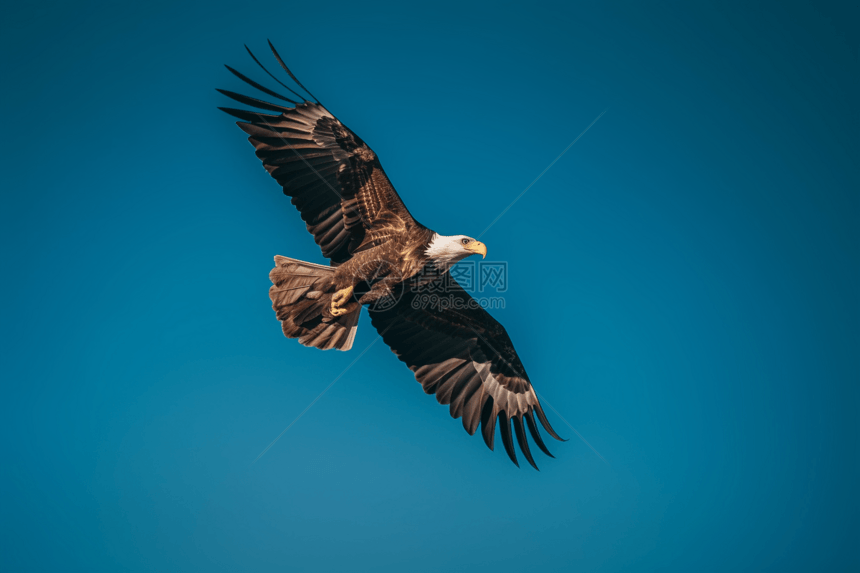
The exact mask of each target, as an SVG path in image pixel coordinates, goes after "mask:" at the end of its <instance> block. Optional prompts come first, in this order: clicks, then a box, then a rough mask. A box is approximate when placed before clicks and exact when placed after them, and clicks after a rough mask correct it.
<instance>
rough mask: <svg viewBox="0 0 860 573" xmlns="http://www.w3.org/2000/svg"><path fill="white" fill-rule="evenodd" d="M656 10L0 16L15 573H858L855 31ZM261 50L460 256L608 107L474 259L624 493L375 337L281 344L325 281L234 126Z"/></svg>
mask: <svg viewBox="0 0 860 573" xmlns="http://www.w3.org/2000/svg"><path fill="white" fill-rule="evenodd" d="M648 4H649V5H647V6H646V5H645V3H639V2H621V3H593V2H588V3H582V2H578V3H564V4H544V3H536V2H531V3H527V4H504V5H498V4H492V5H490V4H487V5H478V4H470V3H462V2H459V3H451V4H441V3H434V4H423V5H421V6H420V7H417V6H406V5H403V4H399V3H397V4H396V3H392V4H378V5H377V4H374V5H366V4H364V3H355V2H350V3H334V2H329V3H326V4H324V5H321V4H312V3H293V4H291V3H287V2H259V3H253V4H250V3H241V4H240V3H236V4H232V5H230V4H227V3H221V2H206V3H203V2H199V3H179V4H176V3H170V2H158V3H148V4H146V5H140V4H135V5H128V6H120V5H117V4H115V3H100V4H98V3H80V4H76V5H72V4H66V3H62V4H56V5H54V4H51V3H42V4H38V5H29V6H28V5H25V4H19V5H17V6H15V7H6V8H4V18H3V28H4V30H3V33H2V35H0V43H2V45H3V50H2V58H3V70H4V80H5V81H4V86H5V89H4V90H3V91H2V94H0V98H2V103H3V109H4V110H5V111H6V114H5V118H4V134H5V135H6V136H5V137H4V138H3V140H2V143H0V145H2V153H0V162H2V180H3V186H2V189H3V192H2V201H3V206H2V210H0V217H2V226H0V233H2V243H0V245H1V246H0V248H2V256H3V261H4V263H3V269H4V273H3V276H4V280H3V283H2V289H3V293H2V294H3V297H4V300H5V301H6V304H5V305H3V310H2V312H3V318H2V323H3V325H4V328H3V345H2V373H3V376H2V380H3V382H2V384H3V394H4V399H3V400H2V401H0V419H2V420H3V432H2V444H3V454H4V456H3V457H4V463H3V464H2V470H0V486H2V491H3V497H2V506H3V507H2V511H0V527H2V531H0V539H2V540H3V541H2V544H3V549H2V551H0V568H2V569H3V570H4V571H10V572H11V571H155V570H157V571H195V570H199V571H282V570H289V571H342V570H355V571H370V570H373V571H404V570H410V571H438V570H442V569H445V570H452V571H460V570H462V571H466V570H470V571H471V570H485V569H488V568H492V569H493V570H495V571H515V570H522V569H523V568H529V569H531V570H541V571H571V570H577V571H600V572H612V571H654V570H660V571H684V572H688V571H727V570H740V571H767V570H771V571H809V570H819V571H845V570H849V569H852V568H857V567H858V557H857V555H858V554H857V552H856V549H854V548H853V547H852V545H853V542H855V541H856V538H857V536H858V533H860V531H858V521H857V515H858V509H860V507H858V496H857V493H856V485H855V484H856V482H857V480H858V464H857V452H858V435H860V431H858V430H860V429H858V424H857V418H856V412H857V409H858V405H860V396H858V384H857V381H858V379H860V372H858V370H860V361H858V349H860V326H858V325H860V301H858V294H857V293H858V292H860V272H858V271H860V268H858V265H860V263H858V260H860V253H858V250H860V236H858V235H860V232H858V215H860V200H858V183H860V177H858V161H857V158H858V147H860V146H858V136H857V133H858V128H860V121H858V119H860V116H858V111H857V105H856V102H857V101H858V85H857V78H858V43H857V35H856V29H857V12H856V7H850V6H849V5H848V4H847V3H844V4H839V3H812V2H787V3H786V2H780V3H761V2H744V3H727V2H700V3H695V6H693V5H690V4H689V3H648ZM267 38H271V39H272V41H273V42H274V43H275V44H276V46H278V48H279V50H280V51H281V53H282V55H284V56H285V58H286V59H287V61H288V62H289V64H290V65H291V67H292V68H293V70H294V71H295V72H296V73H297V75H298V76H299V77H300V79H302V81H303V83H304V84H305V85H307V86H308V87H309V88H310V89H311V90H312V91H313V92H314V93H315V94H316V95H317V96H319V98H320V99H321V100H322V101H323V102H325V104H326V105H327V106H328V107H329V108H330V109H331V111H332V112H333V113H335V114H336V115H337V116H338V117H339V118H340V119H341V120H342V121H343V122H344V123H346V124H347V125H349V126H350V127H351V128H352V129H353V130H354V131H356V132H357V133H358V134H359V135H360V136H361V137H362V138H363V139H364V140H365V141H366V142H368V144H369V145H371V146H372V147H373V149H374V150H375V151H376V153H377V154H378V155H379V156H380V158H381V160H382V163H383V165H384V167H385V169H386V171H387V173H388V175H389V177H390V178H391V179H392V181H393V183H394V185H395V186H396V187H397V189H398V191H399V192H400V194H401V196H402V197H403V198H404V200H405V202H406V203H407V205H408V206H409V208H410V209H411V210H412V212H413V214H414V215H415V216H416V217H417V218H418V219H419V220H420V221H422V222H423V223H424V224H426V225H428V226H430V227H432V228H434V229H435V230H437V231H439V232H441V233H447V234H467V235H472V236H475V235H477V234H479V233H480V232H481V231H482V230H483V229H484V228H485V227H487V225H489V224H490V222H491V221H492V220H493V219H495V218H496V216H497V215H498V214H499V213H500V212H502V210H503V209H504V208H505V207H506V206H508V205H509V204H510V202H511V201H512V200H513V199H514V198H515V197H516V196H517V195H519V194H520V193H521V192H522V191H523V190H524V189H525V188H526V187H527V186H528V185H529V184H530V183H531V182H532V181H533V180H534V179H535V177H537V175H538V174H540V173H541V172H542V171H543V170H544V169H545V168H546V167H547V166H548V165H549V164H550V163H551V162H552V161H553V159H555V158H556V157H557V156H558V155H559V153H561V151H562V150H564V149H565V148H566V147H567V146H568V145H569V144H570V143H571V141H573V140H574V138H575V137H576V136H577V135H578V134H579V133H580V132H582V130H583V129H585V127H586V126H588V125H589V124H590V123H591V122H592V121H593V120H594V119H595V118H596V117H597V116H598V115H599V114H600V113H601V112H602V111H604V110H606V109H607V108H608V111H607V112H606V114H605V115H604V116H603V117H601V119H600V120H599V121H598V122H597V123H596V124H595V125H594V126H593V127H592V128H591V129H590V130H589V131H588V133H586V134H585V135H584V136H583V137H582V138H581V139H580V140H579V141H578V142H577V143H576V144H575V145H574V146H573V147H571V148H570V150H569V151H568V152H567V153H566V154H565V155H564V156H563V157H562V158H561V159H560V160H559V161H558V162H557V163H556V164H555V165H554V166H553V167H552V168H551V169H550V170H549V171H548V172H547V173H546V174H545V175H544V176H543V177H542V178H541V179H540V180H539V181H538V182H537V183H535V184H534V186H533V187H532V188H531V189H529V191H528V193H526V194H525V195H524V196H523V197H522V198H521V199H520V200H519V201H518V202H517V203H516V205H515V206H514V207H513V208H511V210H510V211H508V212H507V213H506V214H505V215H504V217H502V218H501V219H500V221H499V222H498V223H496V224H495V225H494V226H493V227H492V228H491V229H490V230H489V231H488V232H487V233H486V235H484V236H483V237H482V240H484V242H486V243H487V245H488V248H489V252H490V257H489V258H491V259H493V260H498V261H506V262H507V263H508V265H509V288H508V291H507V292H506V293H505V301H506V307H505V309H503V310H497V311H494V315H495V316H496V317H497V318H498V319H499V320H500V321H501V322H502V323H503V324H504V325H505V326H506V327H507V329H508V331H509V333H510V335H511V338H512V339H513V341H514V343H515V345H516V347H517V349H518V351H519V354H520V356H521V358H522V360H523V362H524V364H525V365H526V367H527V369H528V372H529V375H530V377H531V378H532V381H533V382H534V384H535V385H536V387H537V389H538V391H539V392H540V393H541V394H542V395H543V396H544V398H545V400H546V401H547V402H548V403H550V404H552V406H553V407H554V408H555V409H556V410H557V411H558V414H560V415H561V416H563V418H564V420H566V421H567V423H569V424H570V425H572V426H573V427H575V428H576V429H577V430H578V431H579V432H580V433H581V434H582V435H583V436H584V437H585V438H586V439H587V440H588V441H589V442H590V443H591V444H592V445H593V446H594V448H595V449H596V450H597V451H598V452H600V454H601V455H602V456H603V458H605V460H606V462H604V461H603V460H601V459H600V458H599V457H598V456H597V455H595V453H594V452H593V451H592V450H591V449H589V447H588V446H586V445H585V444H584V443H583V442H582V441H580V440H579V439H577V437H576V435H575V434H574V432H573V431H572V430H571V429H570V428H569V427H568V426H567V424H566V423H565V422H564V421H563V420H562V419H561V418H560V417H559V415H558V414H556V413H555V412H552V411H550V412H549V417H550V420H551V422H552V423H553V425H554V426H555V428H556V429H557V430H558V431H559V432H560V433H561V434H562V435H564V436H565V437H568V438H571V439H570V441H568V442H566V443H563V444H562V443H553V444H550V447H551V449H552V451H553V453H554V454H555V456H556V459H554V460H553V459H548V458H546V457H543V458H542V459H538V464H539V465H540V467H541V471H540V472H535V471H533V470H532V469H531V468H529V467H527V466H525V467H523V468H522V469H517V468H516V467H514V466H513V465H512V464H510V462H509V461H508V460H507V458H506V456H505V455H504V453H503V451H496V452H495V453H493V452H489V451H488V450H487V449H486V448H485V446H484V445H483V443H482V441H481V439H480V438H479V437H478V436H475V437H471V438H470V437H469V436H468V435H467V434H466V433H465V432H464V431H463V429H462V427H461V425H460V423H459V422H458V421H457V422H455V421H453V420H451V419H450V418H449V417H448V413H447V409H446V408H444V407H442V406H439V405H438V404H436V402H435V399H434V398H432V397H429V396H426V395H424V393H423V392H422V391H421V388H420V386H419V385H418V384H417V383H416V382H415V381H414V380H413V379H412V376H411V374H410V372H409V371H408V370H407V369H406V367H405V366H404V365H403V364H401V363H400V362H398V361H397V360H396V359H395V357H394V356H393V355H392V354H391V352H390V351H389V350H388V349H387V348H386V347H384V345H383V344H382V343H381V342H379V343H377V344H375V345H373V346H372V347H370V348H369V349H367V347H368V345H370V344H371V343H372V342H373V341H374V339H375V338H376V333H375V332H374V331H373V329H372V327H371V326H370V322H369V320H367V316H364V317H363V318H362V320H361V322H360V326H359V333H358V338H357V340H356V344H355V348H354V349H353V350H352V351H351V352H349V353H341V354H334V353H332V352H327V353H323V352H320V351H316V350H314V349H308V348H304V347H302V346H300V345H299V344H297V343H296V342H295V341H289V340H286V339H284V338H283V337H282V335H281V333H280V329H279V326H278V324H277V322H276V320H275V318H274V316H273V313H272V311H271V309H270V302H269V299H268V296H267V289H268V280H267V274H268V271H269V269H270V268H271V266H272V257H273V256H274V255H275V254H281V255H286V256H291V257H296V258H300V259H304V260H309V261H315V262H322V259H321V256H320V254H319V252H318V250H317V248H316V246H315V245H314V243H313V240H312V239H311V237H310V236H309V235H308V234H307V233H306V232H305V230H304V227H303V225H302V224H301V222H300V220H299V218H298V215H297V214H296V213H295V211H294V209H293V207H292V206H291V205H290V204H289V202H288V200H287V199H286V198H285V197H284V196H283V195H282V194H281V192H280V189H279V188H278V187H277V185H276V184H275V182H274V181H272V180H271V179H270V178H269V177H268V175H267V174H266V173H265V172H264V170H263V169H262V167H261V166H260V165H259V163H258V161H257V159H256V158H255V157H254V155H253V151H252V148H251V147H250V145H249V144H248V143H247V141H245V137H244V134H243V133H242V132H241V131H240V130H239V129H238V128H236V126H235V125H234V124H233V122H232V121H231V120H230V118H228V117H227V116H225V115H224V114H222V113H221V112H219V111H218V110H217V109H216V106H219V105H227V104H228V101H227V100H226V98H224V97H223V96H221V95H219V94H218V93H217V92H215V88H216V87H220V88H225V89H232V90H236V91H244V90H242V89H240V88H242V87H243V84H241V82H240V81H239V80H237V79H236V78H234V77H232V76H231V75H230V74H229V73H228V72H227V71H226V70H225V69H224V68H223V67H222V64H229V65H231V66H233V67H235V68H238V69H240V70H242V71H245V72H246V73H249V74H253V77H255V78H256V79H258V80H263V79H264V78H265V76H263V74H262V73H257V70H256V69H255V65H254V64H253V62H252V61H251V60H250V58H249V57H248V56H247V54H246V53H245V51H244V48H243V44H245V43H247V44H248V45H249V46H250V47H251V48H252V49H254V50H255V51H256V52H257V53H258V55H259V56H265V60H264V61H265V62H267V63H268V62H271V59H270V58H269V56H268V55H267V54H266V47H265V41H266V39H267ZM270 69H271V67H270ZM365 349H367V350H366V353H365V354H364V356H363V357H362V358H361V359H360V360H358V361H357V362H356V363H355V364H354V365H352V366H351V367H349V366H350V364H351V363H352V362H353V361H354V360H355V358H356V357H357V356H358V354H360V353H361V352H362V351H365ZM348 367H349V369H348V370H347V371H346V373H344V374H343V375H342V377H341V378H340V379H339V380H338V381H337V383H336V384H335V385H334V386H332V387H331V389H330V390H329V391H328V392H327V393H326V394H325V395H324V396H323V397H322V398H321V399H320V400H319V401H318V402H317V403H316V404H315V405H314V406H313V408H312V409H311V410H309V411H308V413H307V414H306V415H305V416H304V417H302V418H301V419H300V420H299V421H298V422H297V423H296V424H295V425H294V426H293V427H292V428H290V430H289V431H288V432H286V433H285V434H284V436H283V437H282V438H281V439H280V441H278V442H277V443H276V444H275V445H274V446H273V447H272V448H271V449H270V450H269V451H268V452H267V453H266V455H265V456H263V457H262V458H260V460H259V461H257V462H256V463H252V462H253V460H254V459H255V458H256V457H257V455H258V454H259V453H260V452H261V451H262V450H263V449H264V448H265V447H266V446H267V445H268V444H269V443H270V442H271V441H272V440H273V439H274V438H275V437H276V436H277V435H278V434H279V433H280V432H281V431H282V430H283V429H284V428H285V427H287V425H288V424H290V422H292V421H293V420H294V419H295V418H296V416H298V415H299V414H300V413H301V412H302V411H303V410H304V409H305V408H306V406H307V405H308V404H309V403H310V402H311V401H313V400H314V398H316V397H317V396H318V395H319V394H320V392H322V391H323V389H325V388H326V387H327V386H328V385H329V384H330V383H331V382H332V381H333V380H334V379H335V378H336V377H337V376H338V375H340V374H341V373H342V372H344V370H345V369H347V368H348Z"/></svg>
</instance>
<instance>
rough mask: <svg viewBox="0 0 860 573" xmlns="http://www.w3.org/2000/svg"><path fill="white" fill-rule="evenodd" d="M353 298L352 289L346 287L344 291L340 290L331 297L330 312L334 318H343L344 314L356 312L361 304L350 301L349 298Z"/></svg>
mask: <svg viewBox="0 0 860 573" xmlns="http://www.w3.org/2000/svg"><path fill="white" fill-rule="evenodd" d="M351 296H352V287H351V286H349V287H346V288H344V289H340V290H339V291H337V292H336V293H334V294H333V295H332V297H331V309H330V312H331V314H332V315H333V316H343V315H344V314H349V313H350V312H352V311H354V310H355V309H356V307H357V306H359V304H358V303H357V302H355V301H350V302H347V301H349V298H350V297H351Z"/></svg>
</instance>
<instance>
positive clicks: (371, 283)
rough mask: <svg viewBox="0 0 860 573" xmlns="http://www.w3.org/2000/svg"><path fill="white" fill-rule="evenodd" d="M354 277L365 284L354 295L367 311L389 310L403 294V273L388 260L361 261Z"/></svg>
mask: <svg viewBox="0 0 860 573" xmlns="http://www.w3.org/2000/svg"><path fill="white" fill-rule="evenodd" d="M355 278H356V279H358V280H359V281H360V282H363V283H364V284H365V285H367V286H366V288H367V290H362V291H360V292H356V296H357V297H358V301H359V302H360V303H361V304H363V305H366V306H367V310H368V311H369V312H384V311H386V310H390V309H391V308H392V307H394V305H396V304H397V303H398V302H399V301H400V298H401V297H402V296H403V290H404V289H403V284H402V283H403V275H402V273H401V271H400V268H399V267H397V266H395V265H393V264H391V263H390V262H389V261H386V260H382V259H378V260H371V261H365V262H362V263H361V264H360V265H359V267H358V269H357V271H356V277H355ZM362 286H364V285H362Z"/></svg>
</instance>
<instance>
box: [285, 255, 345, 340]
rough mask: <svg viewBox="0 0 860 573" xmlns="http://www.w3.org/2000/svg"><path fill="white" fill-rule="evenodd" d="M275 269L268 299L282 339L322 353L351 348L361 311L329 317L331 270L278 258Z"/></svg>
mask: <svg viewBox="0 0 860 573" xmlns="http://www.w3.org/2000/svg"><path fill="white" fill-rule="evenodd" d="M275 265H276V266H275V268H274V269H272V271H271V272H270V273H269V279H271V281H272V287H271V288H270V289H269V298H271V299H272V309H273V310H274V311H275V313H276V315H277V317H278V320H279V321H281V328H282V329H283V331H284V336H286V337H287V338H298V339H299V342H300V343H302V344H304V345H305V346H313V347H314V348H320V349H322V350H330V349H332V348H334V349H337V350H349V349H350V348H352V342H353V340H354V339H355V331H356V329H357V328H358V317H359V315H360V313H361V307H360V306H359V307H357V308H356V309H355V310H354V311H353V312H350V313H348V314H344V315H342V316H339V317H335V316H333V315H332V314H331V312H330V309H331V299H332V296H333V295H334V293H335V283H334V272H335V268H334V267H327V266H324V265H317V264H314V263H306V262H304V261H299V260H296V259H291V258H289V257H282V256H280V255H278V256H276V257H275Z"/></svg>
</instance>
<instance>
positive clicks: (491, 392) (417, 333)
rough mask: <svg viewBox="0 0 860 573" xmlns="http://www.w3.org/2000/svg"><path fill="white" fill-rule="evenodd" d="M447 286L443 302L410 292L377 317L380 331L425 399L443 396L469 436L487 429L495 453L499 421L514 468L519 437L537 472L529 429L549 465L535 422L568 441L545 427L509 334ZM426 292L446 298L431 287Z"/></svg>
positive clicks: (441, 399)
mask: <svg viewBox="0 0 860 573" xmlns="http://www.w3.org/2000/svg"><path fill="white" fill-rule="evenodd" d="M443 278H444V277H443ZM443 278H440V279H437V281H441V280H443ZM445 286H446V291H447V292H445V293H444V294H440V295H432V294H426V293H421V292H416V291H415V290H413V289H411V288H409V287H405V292H404V293H403V296H402V298H401V299H400V300H399V301H398V303H397V304H396V305H394V306H393V307H392V308H390V309H388V310H385V311H374V312H371V313H370V318H371V322H372V323H373V326H374V327H375V328H376V329H377V330H378V331H379V333H380V335H381V336H382V339H383V340H384V341H385V343H386V344H387V345H388V346H389V347H391V350H392V351H394V353H395V354H396V355H397V357H398V358H399V359H400V360H402V361H403V362H405V363H406V365H407V366H408V367H409V369H410V370H412V372H413V373H414V374H415V378H416V379H417V380H418V382H420V383H421V386H422V387H423V388H424V392H426V393H427V394H436V399H437V400H438V401H439V403H440V404H450V410H451V417H453V418H460V417H462V419H463V427H464V428H465V429H466V431H467V432H469V434H470V435H472V434H474V433H475V432H476V431H477V429H478V426H479V425H481V433H482V435H483V437H484V442H485V443H486V444H487V446H488V447H489V448H490V449H491V450H492V449H493V441H494V437H495V428H496V421H497V420H498V422H499V431H500V434H501V436H502V443H503V444H504V446H505V451H506V452H507V453H508V456H509V457H510V458H511V461H513V462H514V463H515V464H517V465H519V463H517V455H516V451H515V449H514V443H513V439H514V436H515V437H516V440H517V442H518V443H519V445H520V449H521V450H522V452H523V454H524V455H525V457H526V459H527V460H528V462H529V463H530V464H531V465H532V466H534V467H535V469H537V466H536V465H535V462H534V459H533V458H532V454H531V452H530V451H529V443H528V438H527V437H526V432H525V427H526V426H528V429H529V433H531V436H532V438H533V439H534V441H535V443H536V444H537V445H538V447H539V448H540V449H541V450H543V452H544V453H545V454H547V455H548V456H550V457H552V454H550V452H549V450H548V449H547V447H546V445H544V443H543V440H542V439H541V435H540V431H539V430H538V426H537V424H536V423H535V416H537V418H538V420H540V422H541V424H542V425H543V427H544V429H545V430H546V431H547V432H549V434H550V435H551V436H552V437H554V438H556V439H558V440H561V439H562V438H560V437H559V436H558V434H556V433H555V430H553V429H552V426H550V424H549V421H548V420H547V419H546V415H545V414H544V411H543V408H541V405H540V401H539V400H538V397H537V395H536V394H535V391H534V388H532V385H531V382H530V381H529V379H528V376H527V375H526V371H525V368H523V365H522V362H520V359H519V356H517V353H516V350H514V346H513V344H512V343H511V339H510V338H509V337H508V333H507V332H505V329H504V327H503V326H502V325H501V324H499V323H498V322H497V321H496V320H495V319H493V317H492V316H490V314H489V313H488V312H487V311H486V310H484V309H483V308H481V306H480V305H479V304H478V302H477V301H476V300H475V299H473V298H472V297H471V296H469V293H467V292H466V291H464V290H463V289H462V287H460V285H459V284H458V283H457V282H456V281H455V280H454V279H453V277H448V278H447V279H446V285H445ZM427 290H428V291H430V292H439V289H434V287H433V286H432V285H431V286H430V287H428V289H427ZM434 296H435V298H434ZM443 307H444V308H443ZM511 424H513V429H514V432H513V434H512V433H511Z"/></svg>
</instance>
